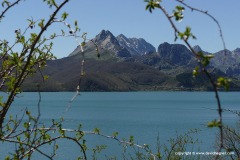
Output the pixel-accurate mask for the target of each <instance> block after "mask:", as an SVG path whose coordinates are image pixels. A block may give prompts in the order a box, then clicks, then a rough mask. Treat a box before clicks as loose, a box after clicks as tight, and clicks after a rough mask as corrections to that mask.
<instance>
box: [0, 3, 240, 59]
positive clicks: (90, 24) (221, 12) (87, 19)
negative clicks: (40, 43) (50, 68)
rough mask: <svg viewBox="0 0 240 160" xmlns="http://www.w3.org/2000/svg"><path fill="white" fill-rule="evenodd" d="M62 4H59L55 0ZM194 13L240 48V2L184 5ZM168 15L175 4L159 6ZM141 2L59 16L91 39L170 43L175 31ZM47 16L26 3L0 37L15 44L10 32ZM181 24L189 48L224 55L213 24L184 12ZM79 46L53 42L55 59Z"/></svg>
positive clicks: (77, 7) (0, 28) (39, 6)
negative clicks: (190, 37) (106, 36)
mask: <svg viewBox="0 0 240 160" xmlns="http://www.w3.org/2000/svg"><path fill="white" fill-rule="evenodd" d="M56 1H60V0H56ZM185 2H189V4H191V5H192V6H194V7H198V8H200V9H203V10H207V11H209V13H211V14H212V15H213V16H215V17H216V18H217V19H218V20H219V22H220V24H221V26H222V30H223V34H224V38H225V41H226V46H227V48H228V49H230V50H234V49H235V48H237V47H240V41H239V37H240V31H239V28H240V16H239V15H240V9H239V7H240V1H239V0H185ZM163 5H165V6H166V9H167V10H168V11H170V12H172V10H173V7H174V5H175V3H174V0H163ZM145 6H146V3H145V2H144V1H143V0H91V1H90V0H70V2H69V3H68V4H67V5H66V6H65V7H64V9H63V11H66V12H68V13H69V19H68V20H67V21H68V22H70V23H73V22H74V20H78V23H79V27H80V28H81V32H87V33H88V37H89V38H93V37H94V36H95V35H97V34H98V33H99V32H100V31H101V30H102V29H105V30H110V31H111V32H112V33H113V34H114V35H115V36H117V35H119V34H121V33H122V34H124V35H125V36H126V37H136V38H144V39H145V40H146V41H148V42H149V43H151V44H153V45H154V46H155V47H158V45H159V44H161V43H163V42H169V43H181V42H180V41H177V42H174V35H173V31H172V29H171V27H170V24H169V22H168V21H167V20H166V18H165V17H164V16H163V14H161V12H160V10H155V11H154V12H153V14H150V13H149V12H148V11H146V10H145ZM49 11H50V10H49V9H48V8H47V7H46V5H45V4H43V3H42V0H26V1H25V2H23V3H21V4H20V5H19V6H17V7H16V8H15V10H13V11H11V12H9V13H8V15H7V17H6V19H4V20H3V21H2V23H1V25H0V35H1V37H4V38H7V39H12V40H13V39H14V34H13V32H14V30H15V29H17V28H23V27H24V26H25V25H26V24H27V22H26V19H27V18H31V17H33V18H34V19H40V18H42V17H47V15H48V13H50V12H49ZM184 13H185V15H186V16H185V18H184V20H183V21H182V22H181V23H179V22H177V24H178V25H179V26H180V28H182V29H184V28H185V26H191V27H192V32H193V33H194V34H195V35H196V37H197V40H194V41H191V44H192V45H196V44H198V45H200V46H201V47H202V49H204V50H206V51H208V52H212V53H214V52H217V51H219V50H222V49H223V46H222V43H221V40H220V38H219V32H218V28H217V26H216V24H215V23H214V22H213V21H211V20H210V19H209V18H208V17H206V16H205V15H201V14H199V13H197V12H191V11H189V10H186V11H185V12H184ZM61 27H63V28H65V27H64V26H62V25H60V26H57V25H54V26H53V27H52V28H51V29H49V31H56V32H59V29H60V28H61ZM76 46H77V44H76V42H75V40H74V39H73V38H60V39H58V40H56V41H55V46H54V50H53V52H54V54H55V55H56V56H57V57H58V58H61V57H66V56H68V54H69V53H71V52H72V51H73V50H74V49H75V48H76Z"/></svg>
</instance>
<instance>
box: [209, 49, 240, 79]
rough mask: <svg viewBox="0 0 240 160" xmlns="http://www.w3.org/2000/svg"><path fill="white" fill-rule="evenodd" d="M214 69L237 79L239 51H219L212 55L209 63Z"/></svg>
mask: <svg viewBox="0 0 240 160" xmlns="http://www.w3.org/2000/svg"><path fill="white" fill-rule="evenodd" d="M211 64H212V66H213V67H214V68H217V69H219V70H221V71H222V72H224V73H226V74H227V75H230V76H237V77H239V74H240V49H239V48H237V49H235V50H234V51H230V50H227V49H226V50H221V51H219V52H217V53H215V54H214V58H213V59H212V61H211Z"/></svg>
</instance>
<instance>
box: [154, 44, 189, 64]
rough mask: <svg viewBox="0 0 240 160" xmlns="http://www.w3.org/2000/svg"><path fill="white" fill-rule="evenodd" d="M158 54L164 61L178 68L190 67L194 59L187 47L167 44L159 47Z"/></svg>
mask: <svg viewBox="0 0 240 160" xmlns="http://www.w3.org/2000/svg"><path fill="white" fill-rule="evenodd" d="M158 54H159V57H160V59H161V60H162V61H168V62H169V63H171V64H173V65H178V66H183V65H188V64H190V62H191V61H192V59H193V58H194V57H193V54H192V53H191V52H190V51H189V50H188V49H187V47H186V46H184V45H181V44H169V43H167V42H165V43H163V44H160V45H159V47H158Z"/></svg>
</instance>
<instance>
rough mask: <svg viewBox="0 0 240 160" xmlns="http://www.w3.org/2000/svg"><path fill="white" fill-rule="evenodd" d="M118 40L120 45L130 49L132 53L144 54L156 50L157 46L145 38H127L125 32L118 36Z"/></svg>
mask: <svg viewBox="0 0 240 160" xmlns="http://www.w3.org/2000/svg"><path fill="white" fill-rule="evenodd" d="M117 40H118V42H119V44H120V46H122V47H124V48H126V49H127V50H129V52H130V53H131V55H137V56H140V55H144V54H149V53H153V52H156V49H155V47H153V45H151V44H150V43H148V42H146V41H145V40H144V39H143V38H127V37H126V36H124V35H123V34H120V35H119V36H117Z"/></svg>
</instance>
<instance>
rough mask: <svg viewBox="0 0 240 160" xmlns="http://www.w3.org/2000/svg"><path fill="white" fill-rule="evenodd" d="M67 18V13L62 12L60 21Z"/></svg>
mask: <svg viewBox="0 0 240 160" xmlns="http://www.w3.org/2000/svg"><path fill="white" fill-rule="evenodd" d="M67 17H68V13H66V12H64V13H63V14H62V20H63V21H64V20H65V19H66V18H67Z"/></svg>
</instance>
